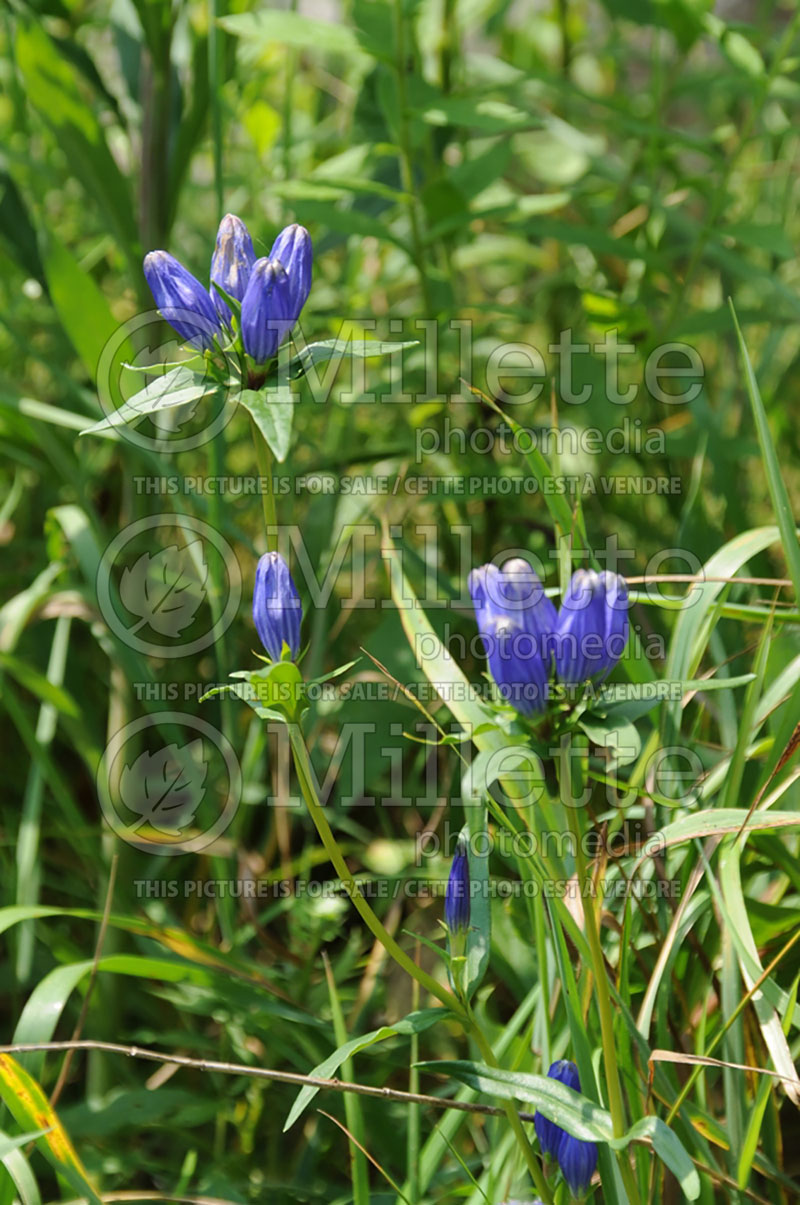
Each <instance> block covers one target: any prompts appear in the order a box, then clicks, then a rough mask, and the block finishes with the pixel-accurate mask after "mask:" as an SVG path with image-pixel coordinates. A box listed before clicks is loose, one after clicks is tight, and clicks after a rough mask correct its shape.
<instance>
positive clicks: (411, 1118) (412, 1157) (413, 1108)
mask: <svg viewBox="0 0 800 1205" xmlns="http://www.w3.org/2000/svg"><path fill="white" fill-rule="evenodd" d="M414 961H415V962H418V961H419V942H417V949H416V952H415V958H414ZM411 1007H412V1009H413V1010H414V1011H415V1012H416V1010H417V1009H418V1008H419V983H418V981H417V980H416V979H415V980H414V982H413V984H412V985H411ZM418 1063H419V1034H418V1033H412V1035H411V1059H410V1062H409V1068H408V1091H409V1094H410V1095H412V1096H417V1095H418V1094H419V1067H418V1066H417V1064H418ZM419 1151H420V1107H419V1105H418V1104H417V1103H416V1101H415V1102H414V1103H410V1104H409V1106H408V1134H407V1138H406V1183H407V1184H408V1200H409V1205H417V1203H418V1201H419Z"/></svg>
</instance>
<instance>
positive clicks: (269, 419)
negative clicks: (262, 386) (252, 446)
mask: <svg viewBox="0 0 800 1205" xmlns="http://www.w3.org/2000/svg"><path fill="white" fill-rule="evenodd" d="M239 402H240V404H241V405H242V406H244V408H245V410H247V411H248V412H249V413H250V414H251V415H252V416H253V421H254V422H255V424H256V426H257V427H258V429H259V431H260V432H261V434H262V435H263V436H264V439H265V440H266V441H267V446H268V447H269V449H270V451H271V452H272V455H273V456H274V457H275V459H276V460H277V461H278V463H279V464H283V462H284V460H285V459H286V457H287V456H288V454H289V445H290V443H291V440H292V422H293V419H294V408H295V406H296V405H297V402H295V400H294V399H293V397H292V394H291V391H290V389H289V387H288V385H286V386H283V387H279V388H278V389H275V388H273V387H270V388H269V389H267V390H255V389H244V390H242V392H241V393H240V394H239Z"/></svg>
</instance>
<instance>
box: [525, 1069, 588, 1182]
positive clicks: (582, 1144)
mask: <svg viewBox="0 0 800 1205" xmlns="http://www.w3.org/2000/svg"><path fill="white" fill-rule="evenodd" d="M547 1076H548V1079H555V1080H558V1082H559V1083H560V1084H565V1085H566V1086H567V1087H568V1088H572V1090H573V1092H580V1090H581V1081H580V1078H579V1076H578V1068H577V1067H576V1066H575V1064H574V1063H573V1062H570V1060H569V1059H559V1060H558V1062H556V1063H553V1064H552V1065H551V1067H550V1070H549V1071H548V1072H547ZM533 1124H534V1126H535V1128H536V1137H537V1138H538V1139H539V1146H540V1147H541V1149H542V1154H543V1155H545V1156H547V1157H548V1158H550V1159H556V1160H557V1161H558V1166H559V1167H560V1168H561V1173H562V1175H563V1177H564V1179H565V1180H566V1182H567V1184H568V1185H569V1190H570V1192H571V1193H572V1195H573V1197H582V1196H584V1194H585V1193H586V1190H587V1188H588V1187H589V1184H590V1182H591V1179H592V1176H593V1175H594V1172H595V1168H596V1167H597V1144H596V1143H595V1142H586V1141H585V1140H584V1139H582V1138H574V1137H573V1135H572V1134H568V1133H567V1131H566V1130H562V1128H561V1126H559V1125H556V1123H555V1122H554V1121H550V1119H549V1118H547V1117H544V1116H543V1115H542V1114H541V1113H539V1112H537V1113H536V1116H535V1118H534V1122H533Z"/></svg>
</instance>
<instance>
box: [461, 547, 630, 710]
mask: <svg viewBox="0 0 800 1205" xmlns="http://www.w3.org/2000/svg"><path fill="white" fill-rule="evenodd" d="M469 590H470V594H471V595H472V601H473V604H474V607H475V614H476V616H477V620H478V628H479V630H480V634H481V639H482V641H483V646H484V650H485V653H486V657H487V660H488V662H489V669H490V670H491V672H492V677H493V678H494V680H495V682H496V683H497V686H498V688H499V691H500V694H501V696H502V698H503V699H504V700H505V701H506V702H507V703H511V704H512V706H514V707H515V708H516V709H517V711H519V712H521V713H522V714H523V715H531V714H533V713H534V712H537V711H541V710H542V709H543V707H544V705H545V702H546V699H547V684H548V682H549V680H550V677H551V674H552V671H553V669H555V673H556V676H557V678H558V680H559V681H560V682H562V683H564V684H565V685H567V686H579V685H580V684H581V683H582V682H587V681H589V680H590V679H595V680H597V679H602V678H604V677H605V676H606V675H607V674H608V673H610V672H611V670H612V669H613V667H614V666H615V665H616V663H617V662H618V661H619V659H620V657H621V656H622V653H623V651H624V649H625V645H626V643H627V640H628V628H629V622H628V589H627V586H626V585H625V581H624V579H623V578H621V577H620V576H619V575H618V574H616V573H609V572H604V573H595V571H594V570H592V569H579V570H578V571H577V572H576V573H574V574H573V575H572V580H571V581H570V584H569V587H568V589H567V591H566V593H565V595H564V598H563V600H562V603H561V609H560V611H558V612H557V611H556V609H555V607H554V606H553V604H552V602H551V601H550V599H549V598H548V597H547V595H546V594H545V592H544V587H543V585H542V583H541V581H540V580H539V578H538V577H537V576H536V574H535V573H534V571H533V570H532V569H531V567H530V565H528V563H527V562H526V561H524V560H522V558H521V557H515V558H514V559H513V560H510V561H506V563H505V565H504V566H503V568H502V569H498V568H497V566H496V565H482V566H481V567H480V568H479V569H473V571H472V573H470V575H469Z"/></svg>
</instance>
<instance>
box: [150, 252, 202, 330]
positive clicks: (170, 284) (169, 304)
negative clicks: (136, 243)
mask: <svg viewBox="0 0 800 1205" xmlns="http://www.w3.org/2000/svg"><path fill="white" fill-rule="evenodd" d="M144 275H145V279H146V280H147V283H148V285H149V286H150V292H151V293H152V294H153V298H154V300H155V303H156V305H157V306H158V312H159V313H160V314H161V317H162V318H164V319H166V321H167V322H168V323H169V324H170V326H171V327H172V328H173V330H175V331H177V332H178V334H179V335H180V337H181V339H183V340H184V342H185V343H188V344H190V346H192V347H196V348H204V347H209V348H210V347H211V346H213V343H214V336H215V335H217V334H219V332H220V325H219V318H218V317H217V311H216V309H215V307H214V303H213V301H212V300H211V298H210V297H209V295H208V292H207V291H206V290H205V289H204V288H203V286H202V285H201V284H200V281H199V280H198V279H197V277H196V276H192V274H191V272H189V271H188V270H187V269H186V268H184V266H183V264H182V263H180V262H179V261H178V260H177V259H176V258H175V256H174V255H170V254H169V253H168V252H167V251H150V252H149V254H147V255H146V256H145V257H144Z"/></svg>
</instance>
